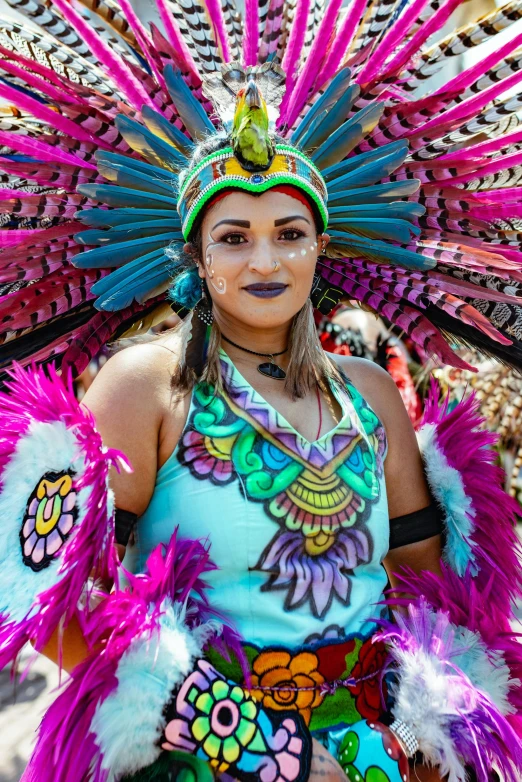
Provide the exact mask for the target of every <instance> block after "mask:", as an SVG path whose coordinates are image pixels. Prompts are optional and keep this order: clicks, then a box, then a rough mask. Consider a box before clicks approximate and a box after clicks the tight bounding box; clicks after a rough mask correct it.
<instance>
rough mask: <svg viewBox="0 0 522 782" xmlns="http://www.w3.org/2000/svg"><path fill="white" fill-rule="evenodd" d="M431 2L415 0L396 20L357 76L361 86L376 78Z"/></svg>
mask: <svg viewBox="0 0 522 782" xmlns="http://www.w3.org/2000/svg"><path fill="white" fill-rule="evenodd" d="M428 1H429V0H413V2H412V3H410V5H409V6H407V8H406V10H405V11H404V12H403V13H402V14H401V16H399V18H398V19H396V20H395V22H394V24H393V25H392V26H391V28H390V29H389V30H388V32H387V33H386V34H385V35H384V37H383V38H382V40H381V41H380V42H379V44H378V45H377V47H376V48H375V50H374V52H373V54H372V56H371V57H370V58H369V59H368V60H367V61H366V65H364V67H363V68H362V69H361V71H360V73H359V74H358V75H357V81H358V82H359V84H366V83H367V82H369V81H371V80H372V79H373V78H375V74H376V73H377V70H378V68H379V67H380V66H381V64H382V63H383V62H385V61H386V59H387V57H389V55H390V53H391V52H393V51H395V49H396V47H397V46H398V45H399V44H400V43H401V42H402V41H403V40H404V39H405V38H406V34H407V33H408V31H409V30H410V28H411V27H412V25H413V24H414V23H415V22H416V21H417V19H418V17H419V15H420V14H421V13H422V11H423V9H424V7H425V6H426V5H427V3H428Z"/></svg>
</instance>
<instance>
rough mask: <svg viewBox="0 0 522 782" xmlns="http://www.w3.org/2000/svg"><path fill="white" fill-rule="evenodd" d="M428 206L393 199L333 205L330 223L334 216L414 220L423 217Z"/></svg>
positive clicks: (351, 218)
mask: <svg viewBox="0 0 522 782" xmlns="http://www.w3.org/2000/svg"><path fill="white" fill-rule="evenodd" d="M425 212H426V208H425V207H424V206H423V205H422V204H418V203H416V202H415V201H392V202H391V203H390V204H357V205H355V206H333V207H331V208H330V209H329V210H328V214H329V220H330V223H333V218H335V219H337V218H346V219H348V220H353V219H355V218H359V217H373V218H374V219H376V220H380V219H382V218H384V217H387V218H397V219H399V220H402V219H405V220H413V219H415V218H416V217H422V215H423V214H424V213H425Z"/></svg>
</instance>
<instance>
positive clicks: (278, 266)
mask: <svg viewBox="0 0 522 782" xmlns="http://www.w3.org/2000/svg"><path fill="white" fill-rule="evenodd" d="M280 268H281V264H280V263H279V261H274V271H275V272H278V271H279V269H280Z"/></svg>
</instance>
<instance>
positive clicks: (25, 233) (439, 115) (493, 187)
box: [0, 0, 522, 373]
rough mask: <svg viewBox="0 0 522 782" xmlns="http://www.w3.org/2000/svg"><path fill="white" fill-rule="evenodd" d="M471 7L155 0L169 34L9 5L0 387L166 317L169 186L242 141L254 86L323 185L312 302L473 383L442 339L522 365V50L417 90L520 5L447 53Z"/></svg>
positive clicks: (419, 0)
mask: <svg viewBox="0 0 522 782" xmlns="http://www.w3.org/2000/svg"><path fill="white" fill-rule="evenodd" d="M461 1H462V0H443V2H438V0H437V2H435V1H434V2H431V0H412V2H410V3H403V2H399V1H398V0H397V1H396V2H391V3H389V2H380V1H379V0H377V2H371V3H369V4H368V3H367V2H365V0H352V2H351V3H350V4H349V5H348V6H347V7H346V8H343V7H342V3H341V2H340V0H331V2H329V3H328V4H326V5H325V7H324V8H322V6H321V3H318V2H310V0H270V2H267V3H264V4H261V5H258V4H257V3H254V2H250V1H249V0H248V1H247V2H246V4H245V14H244V18H243V19H241V16H240V14H239V12H238V10H237V8H236V6H235V1H234V0H221V1H220V2H216V1H215V0H203V1H202V2H201V3H200V4H196V5H194V4H191V3H190V2H183V3H181V2H178V1H177V0H156V9H157V16H158V22H159V21H160V20H161V30H160V29H159V27H158V26H157V25H154V24H152V25H151V26H150V29H146V27H145V26H144V25H143V24H142V23H141V22H140V20H139V19H138V18H137V16H136V14H135V12H134V11H133V8H132V6H131V4H130V3H129V2H128V0H111V2H110V4H107V3H97V2H92V0H81V2H79V3H74V4H73V3H70V2H69V1H68V0H53V2H52V3H51V5H50V6H49V7H47V6H44V5H41V4H40V3H38V2H32V3H20V2H19V0H9V3H10V4H11V5H12V6H13V7H15V8H16V9H17V10H18V11H20V12H21V13H24V14H26V15H27V16H29V17H30V19H31V22H32V23H33V24H32V25H31V27H30V28H29V27H25V26H23V25H21V24H18V23H16V22H5V23H3V24H2V25H1V27H0V70H1V79H0V98H1V99H2V101H3V102H4V103H7V104H10V105H11V107H12V108H9V109H8V110H4V112H3V114H2V116H1V117H0V144H1V149H0V169H1V170H2V171H3V175H2V189H0V213H1V215H2V218H1V223H2V228H1V230H0V242H1V249H0V301H1V304H0V306H1V312H2V317H1V318H0V368H6V367H8V366H9V365H10V364H11V362H12V360H13V359H16V360H18V361H20V362H22V363H27V362H29V361H30V360H35V361H36V362H39V363H43V362H48V361H51V360H56V361H62V362H63V364H64V366H66V367H68V368H70V369H71V370H72V371H73V372H74V373H79V372H81V371H82V369H84V367H85V366H86V365H87V363H88V362H89V360H90V359H91V358H92V357H93V356H95V355H96V354H97V353H98V352H99V350H100V349H101V348H102V347H103V345H104V344H105V343H106V342H107V341H108V340H110V339H113V338H115V337H117V336H120V335H122V334H124V333H125V332H126V331H127V330H129V329H130V328H139V325H140V324H145V325H146V324H150V322H151V321H153V320H161V318H163V317H165V316H166V315H167V314H168V312H169V304H168V302H169V299H168V294H167V291H168V289H169V287H170V285H171V268H170V262H169V258H168V256H167V255H166V253H165V248H166V247H168V246H171V245H173V244H174V245H175V244H176V243H178V242H179V243H182V242H183V236H182V226H181V221H180V217H179V214H178V211H177V206H178V196H177V194H178V190H179V181H178V177H179V174H180V172H182V171H183V170H184V169H185V168H186V167H187V163H188V160H189V158H190V157H191V155H192V154H193V152H194V150H195V148H196V146H197V145H198V144H199V143H200V141H201V140H203V139H206V138H207V137H208V136H211V135H212V134H214V133H215V132H217V131H218V130H220V128H221V123H222V122H223V123H224V128H225V131H226V132H231V133H232V135H233V129H232V126H231V124H230V122H231V119H230V117H226V116H223V119H222V120H221V119H220V116H219V111H220V110H222V109H223V103H224V102H225V103H227V96H230V100H228V104H227V105H228V107H229V108H230V105H231V103H233V99H234V97H236V96H237V95H238V94H240V93H241V92H242V91H243V92H244V90H245V85H246V86H248V84H250V83H251V82H252V81H253V82H255V83H256V85H257V86H256V89H258V90H259V92H260V93H261V94H262V95H263V96H264V100H265V101H267V102H268V103H269V104H272V105H273V108H275V106H276V105H277V103H278V101H280V100H281V97H282V100H281V103H280V106H279V116H278V117H277V120H276V125H275V130H276V131H277V137H278V139H280V140H281V142H282V143H284V144H285V145H290V146H293V147H296V148H298V150H299V151H300V153H304V154H305V155H306V156H308V158H309V159H310V160H311V161H312V163H313V166H315V167H316V168H317V169H318V170H319V171H320V176H321V178H322V179H323V180H324V181H325V182H326V186H327V189H328V212H329V223H328V231H329V233H330V235H331V239H332V241H331V242H330V244H329V247H328V257H326V256H324V257H321V258H320V259H319V261H318V266H317V271H318V278H317V281H316V286H315V292H316V294H317V297H316V300H318V299H319V298H320V300H321V302H322V303H323V304H324V302H325V301H327V300H331V301H332V302H334V301H336V300H339V297H341V296H345V297H347V298H349V299H352V300H356V301H359V302H361V303H362V304H364V305H365V306H367V307H370V308H372V309H373V310H374V311H375V312H377V313H379V314H382V315H383V316H385V317H386V318H387V319H388V320H389V321H391V322H392V323H394V324H396V325H397V326H398V327H399V328H401V329H403V330H404V331H405V332H406V333H407V334H408V335H409V336H410V337H411V339H412V340H413V341H414V342H415V343H417V344H418V345H420V346H422V348H423V349H424V351H426V352H427V353H428V354H430V355H432V356H434V357H435V358H437V359H438V360H439V361H442V362H447V363H450V364H453V365H456V366H463V365H464V362H463V361H462V359H460V358H458V357H457V356H456V355H455V354H454V353H453V351H452V350H451V347H450V345H449V344H448V338H449V340H450V342H454V341H456V342H459V341H460V342H464V343H465V344H472V345H474V346H476V347H477V348H478V349H480V350H482V351H484V352H487V353H492V354H494V355H496V356H498V357H500V358H502V359H503V360H505V361H508V362H511V363H513V364H515V365H517V366H521V365H522V341H521V340H522V330H521V323H522V319H521V312H522V311H521V309H520V306H519V301H520V297H521V295H522V293H521V289H520V283H521V280H522V273H521V269H520V261H521V258H522V256H521V253H520V226H519V222H520V214H521V203H522V188H521V187H519V183H520V179H521V176H522V167H521V165H520V164H521V160H522V158H521V150H522V134H521V132H520V130H519V128H518V125H519V122H520V119H519V115H518V113H517V112H518V109H519V106H520V98H519V96H518V95H517V94H515V95H514V96H513V90H514V89H516V87H517V85H518V84H519V83H520V81H521V80H522V70H520V67H519V66H520V51H519V50H520V40H519V38H520V36H518V37H515V38H514V39H513V40H511V41H509V42H508V43H505V44H503V45H502V46H500V47H498V48H497V49H496V50H494V51H493V52H491V53H488V54H487V56H485V57H484V58H482V60H480V61H479V63H478V64H475V65H472V66H470V67H469V68H468V69H467V70H465V71H464V72H463V73H460V74H459V75H458V76H455V77H453V78H451V79H449V81H447V82H446V83H445V84H444V85H443V86H441V87H440V88H438V89H437V90H436V91H435V92H433V90H429V91H427V92H426V90H425V88H424V86H423V83H424V82H425V81H426V79H427V78H428V77H429V76H430V75H432V74H433V73H436V72H437V71H439V70H441V69H443V68H444V66H445V64H446V63H447V62H449V60H450V59H451V58H452V57H453V56H455V55H458V54H459V53H460V52H462V51H464V50H466V51H467V50H468V49H469V47H472V46H476V45H479V44H481V43H482V42H485V41H488V40H491V39H493V38H494V36H495V35H496V34H497V32H499V31H500V30H502V29H504V28H505V27H507V26H508V25H509V24H511V23H512V22H514V21H516V20H517V19H519V18H521V17H522V4H521V3H520V2H519V0H510V1H509V2H507V3H505V4H504V5H503V6H502V7H501V8H498V9H495V10H494V11H492V12H491V13H490V14H489V15H488V16H485V17H483V18H481V19H480V20H478V21H477V22H475V23H467V24H466V25H465V26H464V27H463V28H462V29H461V30H458V31H456V32H455V33H454V34H451V35H450V36H446V37H445V36H444V35H442V32H441V31H442V29H443V27H444V25H445V24H446V21H447V20H448V18H449V17H450V15H451V14H452V12H453V11H454V10H455V9H456V8H457V7H458V6H459V5H460V2H461ZM34 25H39V27H40V30H38V29H37V28H36V27H35V26H34ZM237 61H240V62H239V64H235V63H236V62H237ZM279 66H281V67H279ZM281 68H282V71H281ZM282 72H284V74H286V86H285V88H283V82H282V79H283V78H284V76H282V75H281V73H282ZM283 89H284V94H283V95H282V93H283ZM508 91H510V92H508ZM506 94H507V95H508V97H505V96H506ZM267 112H268V114H271V115H272V121H274V118H275V114H274V111H273V110H272V109H271V110H270V111H268V109H267ZM231 141H232V143H233V144H234V142H233V139H232V137H231ZM254 141H255V139H254Z"/></svg>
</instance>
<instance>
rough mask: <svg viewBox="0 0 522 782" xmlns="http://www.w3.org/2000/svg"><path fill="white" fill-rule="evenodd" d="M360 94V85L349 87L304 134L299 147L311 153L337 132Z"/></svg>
mask: <svg viewBox="0 0 522 782" xmlns="http://www.w3.org/2000/svg"><path fill="white" fill-rule="evenodd" d="M359 92H360V89H359V85H358V84H352V85H350V86H349V87H348V89H347V90H346V91H345V93H344V94H343V95H341V96H340V97H339V100H338V101H337V102H336V103H334V105H333V106H332V107H331V108H328V109H325V110H324V111H323V112H322V114H320V115H319V116H318V118H317V119H318V120H319V122H318V123H317V124H316V123H314V124H313V126H310V129H309V130H308V132H307V133H305V134H304V136H303V138H302V139H301V141H300V143H299V146H300V147H301V148H302V149H304V150H305V152H309V151H310V150H312V149H315V147H318V146H319V145H320V144H322V143H323V141H325V140H326V139H327V138H328V137H329V136H331V135H332V133H333V132H334V131H335V130H337V128H338V127H339V125H341V123H343V122H344V121H345V120H346V117H347V115H348V112H349V111H350V109H351V108H352V106H353V103H354V101H355V100H356V98H357V97H358V95H359Z"/></svg>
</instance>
